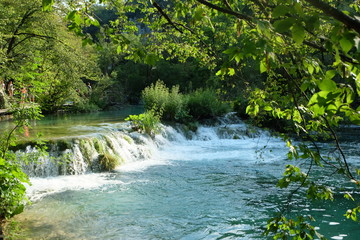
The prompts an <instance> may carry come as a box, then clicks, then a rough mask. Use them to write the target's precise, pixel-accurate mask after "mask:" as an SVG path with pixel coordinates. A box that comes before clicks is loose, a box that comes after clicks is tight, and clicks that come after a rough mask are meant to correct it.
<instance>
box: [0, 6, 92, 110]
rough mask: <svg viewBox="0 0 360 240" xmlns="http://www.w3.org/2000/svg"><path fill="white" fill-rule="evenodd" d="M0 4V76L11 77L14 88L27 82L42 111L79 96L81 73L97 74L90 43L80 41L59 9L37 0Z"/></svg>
mask: <svg viewBox="0 0 360 240" xmlns="http://www.w3.org/2000/svg"><path fill="white" fill-rule="evenodd" d="M0 8H1V10H0V11H2V13H1V16H3V18H2V21H1V23H0V33H1V35H0V53H1V54H0V56H1V57H0V60H1V63H0V68H1V73H0V78H1V79H5V81H7V82H9V81H13V82H14V85H15V88H16V93H17V92H18V91H19V90H20V89H21V88H23V87H26V88H28V90H30V91H31V94H32V95H35V96H36V101H37V102H38V103H40V104H41V106H42V110H43V111H46V112H54V111H56V110H58V109H59V108H61V107H62V105H63V104H64V103H65V102H73V103H75V104H76V103H78V102H83V101H84V98H82V97H80V96H79V94H78V92H77V91H76V90H77V89H78V90H80V89H82V90H83V91H85V90H86V87H85V84H84V83H83V81H82V80H81V78H83V77H85V78H92V79H97V78H98V76H99V71H97V69H98V68H97V66H96V60H95V52H94V50H93V48H92V47H91V46H87V47H82V41H81V40H80V39H79V38H78V37H76V36H75V34H74V33H73V32H69V31H68V29H67V27H66V21H65V19H64V18H63V17H62V16H61V12H60V11H53V12H47V11H42V5H41V1H40V0H36V1H29V0H19V1H16V2H14V1H9V0H1V1H0ZM87 101H88V100H87Z"/></svg>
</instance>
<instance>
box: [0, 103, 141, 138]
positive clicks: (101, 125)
mask: <svg viewBox="0 0 360 240" xmlns="http://www.w3.org/2000/svg"><path fill="white" fill-rule="evenodd" d="M143 111H144V108H143V106H130V107H126V108H124V109H123V110H117V111H105V112H92V113H78V114H56V115H47V116H45V117H44V118H42V119H41V120H36V121H35V120H34V121H32V122H31V128H30V129H29V130H27V134H28V135H29V136H30V139H36V138H37V135H38V134H41V135H42V136H43V138H44V139H47V140H49V139H57V138H64V137H65V138H68V137H75V136H81V135H86V134H89V133H94V132H103V131H106V130H109V127H110V126H111V128H114V127H116V125H114V123H117V122H122V121H124V119H125V118H126V117H127V116H129V115H130V114H140V113H142V112H143ZM11 127H13V122H12V121H11V120H9V121H0V133H1V132H2V131H4V130H6V129H10V128H11ZM25 137H26V136H25ZM27 139H28V138H27Z"/></svg>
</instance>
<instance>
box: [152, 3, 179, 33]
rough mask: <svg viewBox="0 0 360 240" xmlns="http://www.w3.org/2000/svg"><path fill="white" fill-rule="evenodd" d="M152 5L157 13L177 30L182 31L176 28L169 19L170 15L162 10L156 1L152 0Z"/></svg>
mask: <svg viewBox="0 0 360 240" xmlns="http://www.w3.org/2000/svg"><path fill="white" fill-rule="evenodd" d="M153 6H154V7H155V8H156V9H157V10H158V11H159V13H160V14H161V15H162V16H163V17H164V18H165V19H166V20H167V21H168V23H170V25H171V26H173V27H174V28H175V29H176V30H177V31H178V32H180V33H183V31H182V30H181V29H180V28H178V27H177V26H176V25H175V23H174V22H173V21H172V20H171V19H170V17H169V16H168V15H167V14H166V13H165V12H164V10H163V9H162V8H161V7H160V6H159V4H157V2H155V1H153Z"/></svg>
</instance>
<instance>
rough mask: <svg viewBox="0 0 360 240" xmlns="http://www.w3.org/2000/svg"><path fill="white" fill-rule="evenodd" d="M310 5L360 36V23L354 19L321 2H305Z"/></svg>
mask: <svg viewBox="0 0 360 240" xmlns="http://www.w3.org/2000/svg"><path fill="white" fill-rule="evenodd" d="M305 1H306V2H308V3H309V4H310V5H312V6H314V7H316V8H317V9H320V10H321V11H323V12H324V13H325V14H326V15H328V16H330V17H333V18H335V19H336V20H338V21H340V22H342V23H343V24H345V26H347V27H348V28H350V29H354V30H355V31H356V32H357V33H358V34H360V22H359V21H358V20H356V19H355V18H352V17H350V16H348V15H346V14H345V13H343V12H342V11H340V10H338V9H336V8H334V7H332V6H330V5H329V4H327V3H325V2H323V1H321V0H305Z"/></svg>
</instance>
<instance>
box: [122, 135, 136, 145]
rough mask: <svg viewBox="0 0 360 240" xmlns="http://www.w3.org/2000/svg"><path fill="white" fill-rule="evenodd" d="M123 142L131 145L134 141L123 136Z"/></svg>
mask: <svg viewBox="0 0 360 240" xmlns="http://www.w3.org/2000/svg"><path fill="white" fill-rule="evenodd" d="M123 138H124V140H125V141H127V142H128V143H129V144H132V143H133V142H134V141H133V139H132V138H131V137H129V136H127V135H124V137H123Z"/></svg>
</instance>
